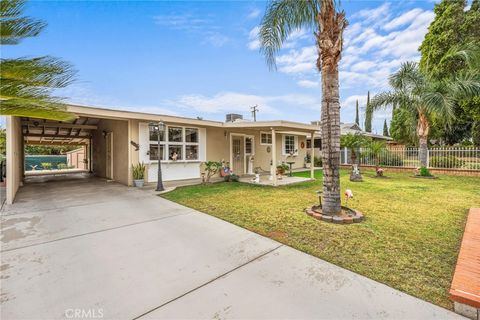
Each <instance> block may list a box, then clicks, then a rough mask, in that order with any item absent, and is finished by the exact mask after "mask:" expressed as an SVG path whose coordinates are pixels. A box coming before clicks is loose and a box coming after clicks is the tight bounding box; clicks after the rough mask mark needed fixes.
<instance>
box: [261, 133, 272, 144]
mask: <svg viewBox="0 0 480 320" xmlns="http://www.w3.org/2000/svg"><path fill="white" fill-rule="evenodd" d="M260 143H261V144H272V134H271V133H267V132H262V133H260Z"/></svg>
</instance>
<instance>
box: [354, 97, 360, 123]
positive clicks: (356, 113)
mask: <svg viewBox="0 0 480 320" xmlns="http://www.w3.org/2000/svg"><path fill="white" fill-rule="evenodd" d="M355 123H356V124H357V126H359V125H360V116H359V115H358V100H357V105H356V108H355Z"/></svg>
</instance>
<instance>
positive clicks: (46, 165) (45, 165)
mask: <svg viewBox="0 0 480 320" xmlns="http://www.w3.org/2000/svg"><path fill="white" fill-rule="evenodd" d="M41 165H42V168H43V169H44V170H50V169H52V164H51V163H50V162H42V163H41Z"/></svg>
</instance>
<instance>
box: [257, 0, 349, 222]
mask: <svg viewBox="0 0 480 320" xmlns="http://www.w3.org/2000/svg"><path fill="white" fill-rule="evenodd" d="M346 26H347V20H346V18H345V12H343V11H342V12H338V11H337V9H336V1H334V0H309V1H297V0H276V1H272V2H270V3H269V4H268V6H267V10H266V13H265V15H264V17H263V19H262V22H261V27H260V32H259V36H260V37H259V38H260V44H261V51H262V53H263V54H264V55H265V57H266V60H267V64H268V65H269V67H270V68H271V69H272V68H275V57H276V54H277V53H278V52H279V50H280V49H281V48H282V45H283V44H284V42H285V41H286V40H287V38H288V36H289V35H290V34H291V32H292V31H295V30H298V29H300V28H310V29H313V31H314V35H315V44H316V47H317V51H318V57H317V61H316V67H317V69H318V71H319V72H320V73H321V78H322V108H321V110H322V111H321V115H322V118H321V128H322V160H323V196H324V201H323V207H322V211H323V212H324V213H325V214H329V215H335V214H339V213H340V212H341V198H340V103H339V82H338V64H339V61H340V58H341V53H342V49H343V31H344V30H345V28H346Z"/></svg>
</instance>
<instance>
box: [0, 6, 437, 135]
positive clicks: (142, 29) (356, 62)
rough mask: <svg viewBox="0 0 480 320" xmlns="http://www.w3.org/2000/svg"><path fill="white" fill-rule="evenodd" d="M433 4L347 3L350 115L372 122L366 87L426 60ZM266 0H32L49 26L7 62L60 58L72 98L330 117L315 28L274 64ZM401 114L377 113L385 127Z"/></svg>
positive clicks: (183, 111) (177, 109)
mask: <svg viewBox="0 0 480 320" xmlns="http://www.w3.org/2000/svg"><path fill="white" fill-rule="evenodd" d="M434 4H435V2H434V1H430V0H425V1H408V0H406V1H392V2H389V1H360V0H343V1H342V2H341V9H343V10H345V12H346V14H347V19H348V21H349V26H348V27H347V29H346V31H345V42H344V52H343V56H342V60H341V63H340V99H341V121H342V122H354V119H355V102H356V100H358V101H359V106H360V120H361V126H362V127H363V120H364V116H363V115H364V108H365V104H366V96H367V92H368V91H370V93H371V95H374V94H375V93H378V92H381V91H384V90H387V89H388V82H387V81H388V76H389V74H391V73H392V72H394V71H396V70H397V69H398V68H399V66H400V64H401V63H402V62H405V61H409V60H419V52H418V47H419V45H420V44H421V42H422V40H423V38H424V36H425V33H426V32H427V28H428V26H429V24H430V22H431V21H432V20H433V18H434V14H433V11H432V10H433V6H434ZM266 5H267V2H263V1H207V2H200V1H171V2H166V1H164V2H161V1H142V2H140V1H131V2H127V1H118V2H114V1H61V2H55V1H31V2H28V3H27V9H26V14H27V15H30V16H32V17H35V18H39V19H42V20H44V21H46V22H47V23H48V27H47V28H46V29H45V30H44V31H43V32H42V33H41V34H40V35H39V36H38V37H35V38H29V39H25V40H24V41H23V42H21V43H20V44H19V45H15V46H4V48H2V58H13V57H25V56H26V57H35V56H42V55H51V56H55V57H59V58H62V59H64V60H66V61H68V62H70V63H71V64H73V65H74V67H75V68H76V69H77V70H78V74H77V80H76V82H75V83H74V84H73V85H71V86H69V87H68V88H65V89H62V90H60V91H59V92H57V94H59V95H62V96H64V97H65V98H66V99H67V101H70V102H72V103H77V104H82V105H88V106H97V107H106V108H114V109H123V110H134V111H140V112H152V113H161V114H171V115H180V116H187V117H197V116H198V117H203V118H204V119H210V120H220V121H222V120H224V119H225V114H226V113H240V114H242V115H244V117H245V118H247V119H250V118H251V113H250V108H251V107H252V106H253V105H258V108H259V112H258V114H257V120H274V119H282V120H291V121H299V122H310V121H318V120H319V119H320V108H321V105H320V101H321V87H320V76H319V73H318V72H317V71H316V69H315V61H316V57H317V52H316V49H315V45H314V38H313V31H312V30H303V29H302V30H295V31H294V32H293V33H292V34H291V36H290V38H289V39H288V40H287V41H286V43H285V45H284V49H282V50H281V51H280V52H279V54H278V57H277V70H276V71H270V70H269V68H268V67H267V65H266V63H265V58H264V57H263V56H262V55H261V53H260V51H259V42H258V37H257V32H258V25H259V23H260V21H261V19H262V16H263V14H264V12H265V8H266ZM390 118H391V111H390V110H385V111H379V112H376V113H375V114H374V123H373V127H374V129H373V131H374V132H378V133H381V132H382V128H383V122H384V120H385V119H387V121H389V120H390Z"/></svg>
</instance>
